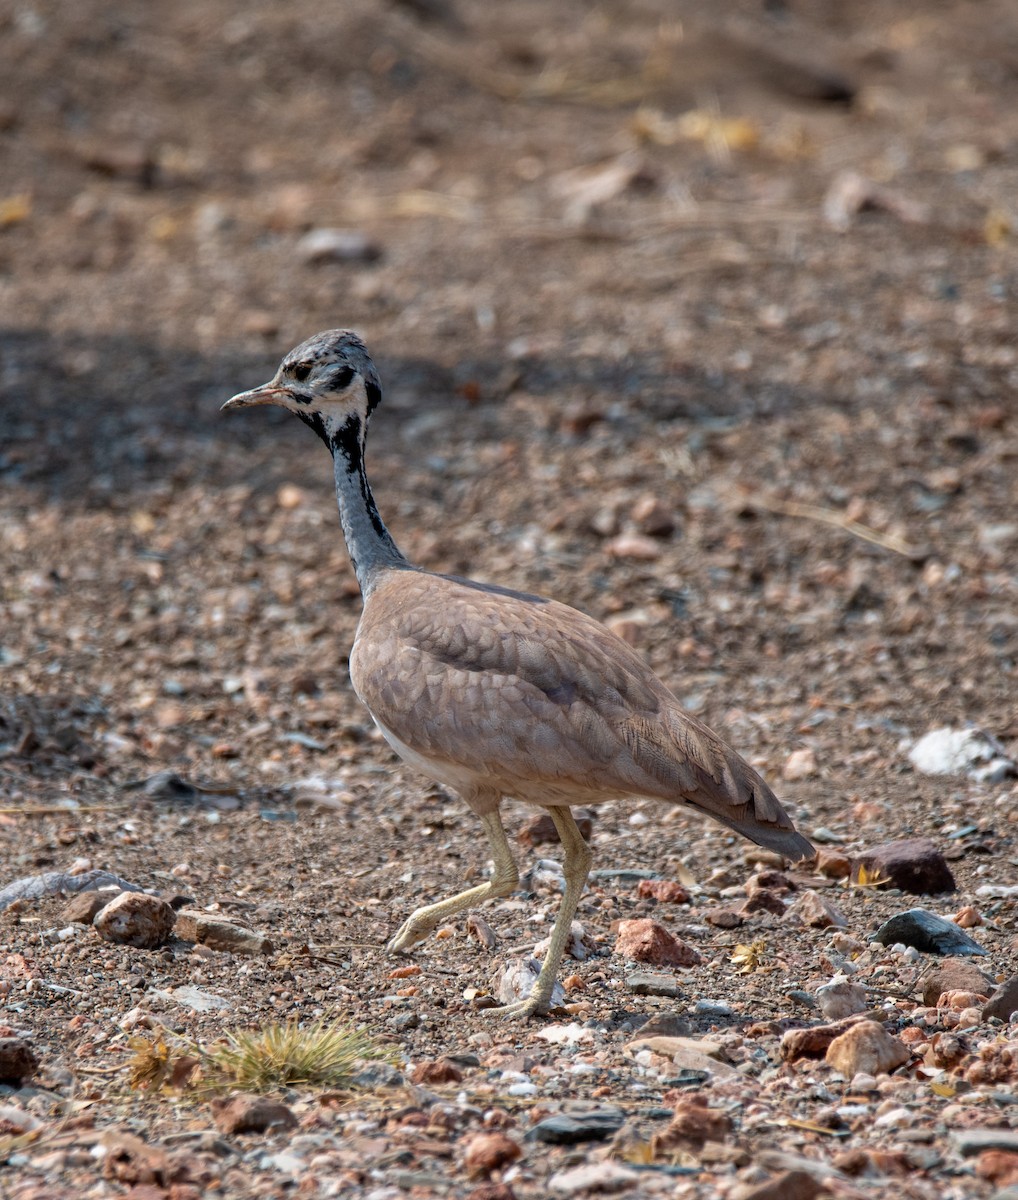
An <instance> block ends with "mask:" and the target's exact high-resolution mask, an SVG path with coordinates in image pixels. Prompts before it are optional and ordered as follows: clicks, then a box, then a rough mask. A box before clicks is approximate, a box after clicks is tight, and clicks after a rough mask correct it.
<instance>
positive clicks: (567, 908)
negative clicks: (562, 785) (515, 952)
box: [482, 805, 591, 1017]
mask: <svg viewBox="0 0 1018 1200" xmlns="http://www.w3.org/2000/svg"><path fill="white" fill-rule="evenodd" d="M548 815H549V816H550V817H551V819H552V821H554V822H555V828H556V829H557V830H558V836H559V841H560V842H561V843H562V849H563V861H562V870H563V873H564V874H565V877H566V890H565V893H564V894H563V896H562V903H561V904H560V905H559V910H558V916H557V917H556V918H555V924H554V925H553V926H552V931H551V942H550V944H549V946H548V953H547V954H545V956H544V962H543V963H542V964H541V971H540V973H539V974H538V976H537V979H536V980H535V981H534V986H533V987H532V988H531V989H530V995H529V996H528V997H527V998H526V1000H518V1001H516V1003H514V1004H506V1005H504V1006H503V1007H502V1008H489V1009H484V1010H482V1011H485V1012H489V1013H494V1014H495V1015H496V1016H501V1017H529V1016H532V1015H534V1014H538V1013H544V1012H547V1011H548V1003H549V1001H550V1000H551V994H552V992H553V991H554V989H555V980H556V977H557V975H558V969H559V965H560V964H561V962H562V956H563V955H564V954H565V951H566V946H567V945H568V944H569V938H570V935H571V933H572V927H573V917H575V916H576V909H577V908H578V907H579V903H580V897H581V896H582V895H583V888H584V885H585V884H586V882H587V874H588V872H589V871H590V859H591V855H590V847H589V846H588V845H587V843H586V842H585V841H584V840H583V834H582V833H580V830H579V828H578V827H577V824H576V822H575V821H574V820H573V814H572V813H571V812H570V811H569V809H568V808H558V807H554V806H552V805H549V806H548Z"/></svg>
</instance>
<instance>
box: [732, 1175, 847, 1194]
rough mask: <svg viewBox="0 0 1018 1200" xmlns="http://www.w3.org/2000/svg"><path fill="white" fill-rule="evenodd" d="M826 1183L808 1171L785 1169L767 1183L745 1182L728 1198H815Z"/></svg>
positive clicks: (735, 1188) (733, 1190) (734, 1189)
mask: <svg viewBox="0 0 1018 1200" xmlns="http://www.w3.org/2000/svg"><path fill="white" fill-rule="evenodd" d="M823 1190H824V1185H823V1184H822V1183H821V1182H820V1180H819V1179H817V1178H816V1176H815V1175H811V1174H810V1173H809V1172H808V1171H783V1172H782V1173H781V1174H780V1175H776V1176H775V1177H774V1178H773V1179H768V1181H767V1182H766V1183H756V1184H749V1183H744V1184H741V1185H739V1186H737V1187H734V1188H733V1189H732V1190H731V1191H730V1192H729V1193H728V1200H813V1198H814V1196H818V1195H819V1194H820V1193H821V1192H822V1191H823Z"/></svg>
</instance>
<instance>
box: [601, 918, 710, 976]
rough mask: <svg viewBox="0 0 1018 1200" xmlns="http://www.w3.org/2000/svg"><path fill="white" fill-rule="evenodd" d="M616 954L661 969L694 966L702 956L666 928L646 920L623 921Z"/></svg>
mask: <svg viewBox="0 0 1018 1200" xmlns="http://www.w3.org/2000/svg"><path fill="white" fill-rule="evenodd" d="M615 953H616V954H621V955H622V957H623V958H628V959H631V960H633V961H634V962H645V963H651V964H652V965H654V966H658V967H694V966H696V964H697V963H699V962H700V955H699V954H698V953H697V952H696V951H695V950H694V949H693V947H692V946H689V945H687V944H686V943H685V942H683V941H681V940H680V939H679V938H677V937H673V935H672V934H670V933H669V932H668V930H667V929H665V927H664V926H663V925H659V924H658V923H657V921H652V920H650V918H649V917H644V918H642V919H640V920H635V921H620V922H619V935H618V940H617V941H616V943H615Z"/></svg>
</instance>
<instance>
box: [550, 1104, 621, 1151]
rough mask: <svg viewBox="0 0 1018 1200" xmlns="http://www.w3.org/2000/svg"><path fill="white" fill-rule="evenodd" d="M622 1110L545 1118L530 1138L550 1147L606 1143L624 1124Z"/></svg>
mask: <svg viewBox="0 0 1018 1200" xmlns="http://www.w3.org/2000/svg"><path fill="white" fill-rule="evenodd" d="M625 1119H626V1114H625V1113H624V1112H623V1111H622V1109H621V1108H592V1109H589V1110H588V1111H586V1112H562V1113H556V1114H555V1115H554V1116H553V1117H545V1119H544V1120H543V1121H538V1123H537V1124H536V1125H535V1126H534V1127H533V1129H531V1130H530V1132H529V1133H528V1134H527V1137H528V1138H529V1139H531V1140H534V1141H538V1142H545V1143H547V1144H548V1145H550V1146H571V1145H573V1143H574V1142H603V1141H604V1140H605V1139H606V1138H610V1137H612V1136H614V1134H616V1133H617V1132H618V1131H619V1130H620V1129H621V1128H622V1125H623V1123H624V1122H625Z"/></svg>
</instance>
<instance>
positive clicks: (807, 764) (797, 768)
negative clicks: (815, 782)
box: [781, 746, 818, 783]
mask: <svg viewBox="0 0 1018 1200" xmlns="http://www.w3.org/2000/svg"><path fill="white" fill-rule="evenodd" d="M816 774H818V770H817V756H816V755H815V754H814V753H813V751H812V750H811V749H810V748H809V747H808V746H803V747H801V748H800V749H799V750H793V751H792V753H791V754H790V755H789V756H788V758H786V759H785V765H784V766H783V767H782V768H781V778H782V779H785V780H788V781H789V782H790V783H791V782H794V781H795V780H797V779H812V778H813V777H814V776H815V775H816Z"/></svg>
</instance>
